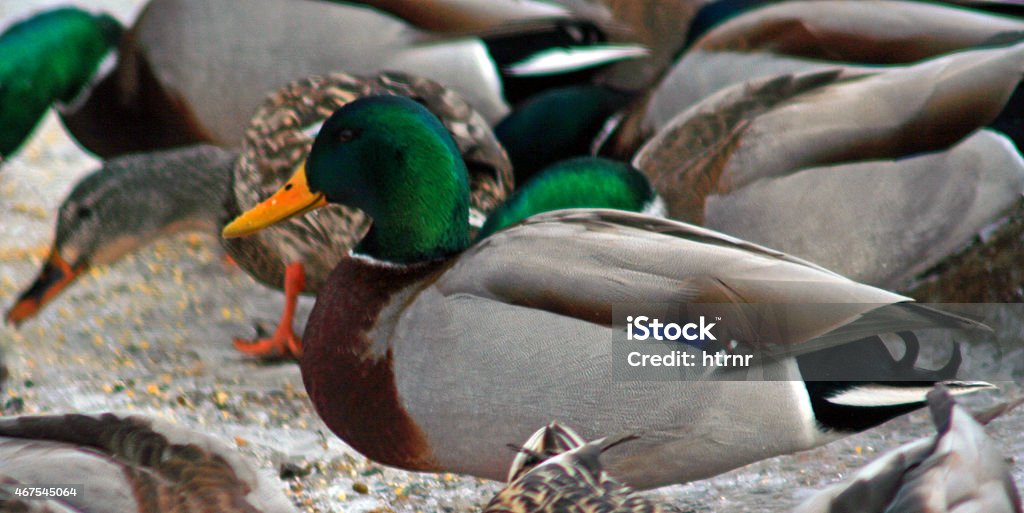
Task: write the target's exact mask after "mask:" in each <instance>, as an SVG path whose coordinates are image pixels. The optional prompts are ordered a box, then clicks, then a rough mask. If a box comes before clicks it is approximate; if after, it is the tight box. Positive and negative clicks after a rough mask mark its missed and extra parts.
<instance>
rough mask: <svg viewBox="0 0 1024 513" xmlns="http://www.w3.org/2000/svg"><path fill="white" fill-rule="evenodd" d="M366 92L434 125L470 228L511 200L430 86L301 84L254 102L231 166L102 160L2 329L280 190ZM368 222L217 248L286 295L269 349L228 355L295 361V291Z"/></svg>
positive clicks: (477, 130) (468, 117)
mask: <svg viewBox="0 0 1024 513" xmlns="http://www.w3.org/2000/svg"><path fill="white" fill-rule="evenodd" d="M371 94H397V95H407V96H409V97H411V98H415V99H417V100H419V101H421V102H422V103H423V104H424V105H426V106H427V108H429V109H430V110H431V111H432V112H434V113H435V114H436V115H437V116H439V117H440V118H441V119H442V120H443V123H444V124H445V126H447V127H448V129H450V130H451V131H452V134H453V136H454V137H455V140H456V143H457V145H458V146H459V148H460V151H461V152H462V156H463V158H464V159H465V161H466V163H467V166H469V169H470V170H471V181H472V185H471V187H472V190H473V200H472V207H471V208H472V213H471V215H472V217H473V218H474V219H476V223H477V226H479V225H480V224H481V223H482V222H483V219H484V217H486V214H487V213H489V212H490V211H491V210H492V209H493V208H494V207H495V206H497V205H498V204H499V203H500V202H501V201H502V200H503V199H504V197H505V195H506V194H507V193H508V191H510V190H511V188H512V181H513V179H512V175H511V173H512V171H511V166H510V164H509V162H508V159H507V157H506V156H505V154H504V152H503V151H502V149H501V146H500V145H499V144H498V143H497V141H496V140H495V138H494V135H493V134H492V133H491V131H490V129H489V128H488V127H487V124H486V122H485V121H484V120H483V118H482V117H481V116H480V115H479V114H477V113H476V112H475V111H473V109H471V108H470V107H469V106H468V105H467V104H466V103H465V101H464V100H462V99H461V98H460V97H459V96H458V95H456V94H454V93H452V92H451V91H449V90H447V89H445V88H444V87H442V86H440V85H439V84H437V83H436V82H434V81H432V80H428V79H422V78H417V77H412V76H408V75H405V74H401V73H384V74H380V75H377V76H375V77H368V78H359V77H354V76H350V75H346V74H342V73H333V74H330V75H327V76H323V77H319V76H314V77H308V78H305V79H301V80H297V81H295V82H292V83H291V84H289V85H288V86H286V87H284V88H282V89H281V90H280V91H278V92H276V93H274V94H273V95H271V96H269V97H268V98H267V99H266V100H265V101H264V103H263V105H262V106H261V107H260V108H259V109H258V110H257V111H256V113H255V115H254V116H253V118H252V120H251V121H250V123H249V126H248V128H247V130H246V137H245V139H244V140H243V141H242V148H241V154H240V155H238V157H237V158H236V157H235V156H236V153H235V152H233V151H229V150H223V149H220V148H217V147H213V146H197V147H188V148H184V149H178V150H166V151H164V152H157V153H153V154H140V155H132V156H126V157H121V158H116V159H112V160H110V161H107V162H106V163H105V165H104V166H103V168H101V169H100V170H98V171H96V172H94V173H92V174H90V175H89V176H87V177H86V178H84V179H83V180H82V181H80V182H79V183H78V184H77V185H76V186H75V187H74V189H73V190H72V191H71V193H70V194H69V195H68V197H67V198H66V199H65V200H64V202H63V204H62V205H61V207H60V210H59V213H58V216H57V228H56V237H55V240H54V243H53V247H52V249H51V250H50V256H49V258H48V259H47V261H46V262H45V263H44V265H43V269H42V270H41V271H40V273H39V275H38V278H37V279H36V281H35V283H33V284H32V286H31V287H29V288H28V289H27V290H26V291H25V292H24V293H23V294H22V295H21V296H20V297H19V299H18V301H17V303H16V304H15V305H14V306H13V307H12V308H11V309H10V310H9V311H8V313H7V320H8V322H12V323H19V322H22V321H24V320H25V319H27V318H29V317H31V316H33V315H35V314H36V313H37V312H38V311H39V309H40V308H41V307H42V306H43V305H44V304H46V302H48V301H49V300H51V299H52V298H53V297H55V296H56V294H58V293H59V292H60V291H62V290H63V289H64V288H65V287H67V285H69V284H70V283H72V280H73V279H74V278H75V277H76V276H77V275H79V274H80V273H81V272H82V271H84V270H85V269H86V268H88V267H89V266H97V265H105V264H108V263H111V262H113V261H115V260H117V259H118V258H120V257H122V256H123V255H125V254H126V253H129V252H131V251H134V250H136V249H138V248H139V247H141V246H142V245H144V244H146V243H148V242H150V241H151V240H153V239H154V238H156V237H162V236H166V235H168V234H170V233H174V232H175V231H181V230H194V229H200V230H204V231H206V230H214V231H215V232H216V231H219V228H220V227H221V226H222V225H223V223H224V222H225V221H226V220H228V219H231V218H232V217H234V216H236V215H237V214H238V213H240V212H241V211H242V210H244V209H247V208H250V207H252V206H254V205H256V203H257V202H258V201H259V200H260V199H262V198H264V197H265V196H266V192H264V191H267V190H270V191H272V190H274V189H276V188H277V187H279V186H280V185H282V184H283V183H284V180H285V179H287V178H288V177H289V176H290V174H291V172H292V170H293V168H294V167H295V166H296V165H298V163H300V162H302V160H303V159H304V158H305V156H306V153H307V152H308V150H309V146H310V144H311V143H312V137H313V135H315V133H316V130H317V129H318V128H319V124H320V123H321V122H322V121H323V120H324V119H326V118H327V116H328V115H330V114H331V113H332V112H333V111H334V110H335V109H336V108H338V107H340V106H342V105H345V104H346V103H348V102H350V101H352V100H353V99H355V98H359V97H361V96H365V95H371ZM368 224H369V223H368V221H367V220H366V219H365V217H364V216H363V214H362V213H361V212H358V211H356V210H354V209H348V208H344V207H341V208H336V209H331V211H330V212H323V213H320V214H318V215H317V216H315V217H310V218H305V219H297V220H295V221H292V222H289V223H287V224H283V225H281V226H279V227H278V228H277V229H274V230H268V231H264V232H262V233H260V234H258V235H256V236H253V237H248V238H245V239H232V240H228V241H224V245H225V247H226V249H227V251H228V254H229V255H231V256H232V257H233V258H234V260H235V261H236V262H237V263H238V264H239V266H241V267H242V268H243V269H244V270H245V271H246V272H248V273H249V274H250V275H252V276H253V277H254V278H256V279H257V280H259V281H261V282H263V283H265V284H267V285H270V286H272V287H277V288H284V289H285V291H286V293H287V297H286V304H285V315H284V316H283V318H282V321H281V324H280V325H279V327H278V330H277V331H276V332H275V334H274V336H273V337H272V338H271V339H269V340H271V341H273V343H270V344H269V346H268V345H267V344H268V343H263V344H258V345H255V346H250V345H247V344H245V341H242V340H239V341H238V346H239V348H240V349H244V350H246V351H248V352H254V353H256V354H260V355H263V354H267V355H275V354H277V355H280V354H284V355H287V354H290V353H292V352H296V351H297V350H298V337H296V336H295V335H294V334H293V332H292V318H291V317H292V315H291V314H293V313H294V307H295V301H296V297H297V295H298V293H299V292H300V291H302V290H303V288H304V289H305V290H306V291H307V292H315V291H316V290H318V289H319V288H320V287H321V286H322V284H323V282H324V281H325V279H326V277H327V275H328V273H329V272H330V270H331V269H333V268H334V266H335V265H336V264H337V261H338V260H339V259H340V258H341V257H342V255H345V254H347V253H348V251H349V248H350V247H351V246H352V245H353V244H354V243H355V241H357V240H359V238H361V237H362V235H363V234H364V233H365V231H366V229H367V227H368ZM346 234H348V235H346ZM288 264H292V265H291V266H290V268H289V271H288V272H287V273H286V271H285V269H286V266H288ZM286 274H287V275H288V276H289V277H290V279H286ZM264 342H267V341H264Z"/></svg>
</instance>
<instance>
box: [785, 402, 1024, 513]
mask: <svg viewBox="0 0 1024 513" xmlns="http://www.w3.org/2000/svg"><path fill="white" fill-rule="evenodd" d="M1020 402H1021V401H1020V400H1017V401H1014V402H1011V403H1004V404H1002V405H998V406H997V407H996V408H994V409H992V410H989V411H986V412H982V413H981V414H980V415H979V416H978V417H975V416H972V415H971V414H970V413H969V412H968V411H967V410H965V409H964V408H963V407H962V406H960V405H958V404H956V402H955V401H954V400H953V398H952V397H951V396H950V394H949V393H948V391H946V390H943V389H942V388H941V387H936V389H935V390H934V391H932V392H931V393H929V395H928V407H929V410H930V412H931V417H932V422H933V423H934V424H935V430H936V434H935V435H934V436H931V437H927V438H923V439H920V440H916V441H914V442H911V443H909V444H906V445H903V446H901V447H899V448H897V449H894V450H892V451H889V452H888V453H886V454H884V455H883V456H881V457H879V458H878V459H876V460H875V461H872V462H871V463H870V464H868V465H866V466H865V467H863V468H861V469H860V470H858V471H857V472H856V473H855V474H854V475H853V476H852V477H850V478H849V479H847V480H846V481H844V482H842V483H839V484H836V485H834V486H832V487H829V488H828V489H826V490H823V491H821V492H819V493H817V494H815V495H814V496H813V497H811V498H810V499H808V500H807V501H805V502H804V503H803V504H801V505H800V506H799V507H797V509H796V513H835V512H839V511H850V508H853V509H854V510H856V511H867V512H893V513H903V512H906V513H910V512H915V511H929V512H931V511H934V512H937V513H947V512H954V511H986V512H989V513H1020V512H1021V511H1022V506H1021V499H1020V492H1019V491H1018V490H1017V487H1016V485H1014V483H1013V476H1012V475H1011V474H1010V468H1009V465H1007V464H1006V460H1005V458H1004V457H1003V454H1004V452H1003V450H1002V449H1001V448H1000V447H999V446H998V445H997V444H996V443H995V441H993V440H992V439H991V438H989V437H988V435H986V434H985V427H984V426H985V425H986V424H988V423H989V422H990V421H991V420H993V418H995V417H998V416H999V415H1001V414H1002V413H1005V412H1006V411H1008V410H1009V409H1012V408H1014V407H1016V406H1018V405H1019V404H1020Z"/></svg>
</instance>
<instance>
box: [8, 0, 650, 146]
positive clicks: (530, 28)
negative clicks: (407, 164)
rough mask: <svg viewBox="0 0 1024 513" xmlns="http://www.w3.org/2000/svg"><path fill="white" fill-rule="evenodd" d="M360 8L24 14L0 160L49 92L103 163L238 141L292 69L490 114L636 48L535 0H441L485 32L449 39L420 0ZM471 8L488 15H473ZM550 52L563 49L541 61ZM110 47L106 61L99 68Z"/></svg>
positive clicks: (272, 2) (196, 6) (209, 7)
mask: <svg viewBox="0 0 1024 513" xmlns="http://www.w3.org/2000/svg"><path fill="white" fill-rule="evenodd" d="M365 3H371V4H379V5H376V6H375V7H371V6H369V5H361V4H357V3H352V2H332V1H312V0H251V1H250V2H249V3H248V4H247V5H246V8H245V9H243V10H240V9H238V6H237V5H236V4H235V2H232V1H228V0H216V1H209V2H193V1H191V0H150V1H148V2H146V3H145V5H144V6H143V8H142V10H141V12H140V14H139V15H138V17H137V18H136V19H135V20H134V22H133V23H132V25H131V27H130V28H128V29H126V30H123V29H122V27H121V25H120V24H119V23H118V22H117V21H116V20H115V19H113V18H111V17H110V16H106V15H98V16H93V15H91V14H88V13H85V12H83V11H81V10H78V9H71V8H67V9H58V10H53V11H45V12H42V13H39V14H35V15H34V16H32V17H29V18H27V19H26V20H25V21H23V22H20V23H18V24H17V25H15V26H14V27H12V29H10V30H9V31H7V32H6V33H5V34H3V36H2V37H0V100H4V101H2V102H0V137H2V138H0V156H4V155H10V153H11V152H13V151H14V150H15V149H16V148H17V146H18V144H19V142H20V141H21V140H24V139H25V138H26V137H27V136H28V134H29V133H30V131H31V129H32V127H33V126H34V125H35V124H36V123H37V122H38V120H39V119H40V116H41V115H42V114H43V113H44V112H45V109H46V108H47V107H48V106H49V105H50V104H51V103H53V102H55V101H57V102H60V103H59V105H58V107H60V108H59V114H60V116H61V120H62V121H63V122H64V124H65V126H66V127H67V129H68V130H69V132H70V133H71V135H72V136H74V138H75V139H76V140H77V141H78V142H79V143H80V144H82V146H84V147H85V148H87V149H88V150H90V151H92V152H94V153H96V154H97V155H99V156H101V157H104V158H107V157H112V156H118V155H122V154H126V153H132V152H140V151H151V150H155V149H163V148H170V147H178V146H184V145H188V144H196V143H210V144H216V145H219V146H225V147H231V146H235V145H237V144H238V141H240V140H241V138H242V136H243V130H244V128H245V126H246V123H247V122H248V120H249V117H250V116H251V114H252V112H253V110H254V109H255V108H256V107H257V106H259V104H260V101H261V100H262V99H263V98H264V96H265V95H266V94H267V92H269V91H273V90H276V89H278V88H279V87H281V86H283V85H285V84H286V83H288V82H289V81H291V80H293V79H294V78H296V77H303V76H308V75H312V74H325V73H330V72H332V71H336V70H344V71H346V72H349V73H354V74H375V73H380V72H382V71H386V70H396V71H404V72H407V73H413V74H416V75H420V76H425V77H429V78H434V79H436V80H438V81H439V82H441V83H442V84H444V85H446V86H448V87H451V88H452V89H454V90H456V91H458V92H459V93H460V94H462V95H463V96H465V97H466V98H467V99H468V100H469V102H470V104H471V105H473V107H474V108H475V109H476V110H477V111H479V112H481V113H482V114H483V116H484V117H485V118H486V119H487V121H488V122H489V123H495V122H497V121H498V120H499V119H500V118H501V117H502V116H503V115H505V114H506V113H507V112H508V110H509V105H510V104H511V103H515V102H518V101H519V100H521V99H522V98H525V97H527V96H529V95H531V94H533V93H535V92H537V91H538V90H540V89H543V88H546V87H549V86H552V85H556V84H557V85H567V84H573V83H578V82H587V81H589V79H590V78H591V76H592V75H593V73H594V72H595V71H597V70H600V69H602V68H603V67H604V66H605V65H607V64H609V63H613V62H618V61H621V60H623V59H632V58H636V57H639V56H642V55H644V54H645V51H644V49H643V48H641V47H639V46H637V45H628V44H608V43H606V42H605V41H606V39H607V38H606V36H605V35H604V29H602V28H601V27H599V26H598V25H597V24H595V23H592V22H590V21H587V20H584V19H580V18H579V17H576V16H573V15H572V14H571V13H570V12H569V11H567V10H565V9H558V8H554V7H552V6H551V5H549V4H546V3H540V2H532V1H528V2H514V3H512V5H514V7H515V9H513V8H512V6H510V2H472V3H470V4H469V5H467V4H466V3H464V2H463V3H462V5H461V6H460V5H459V3H454V4H452V3H450V2H444V1H441V2H439V3H441V4H447V5H446V6H445V12H446V13H448V16H450V17H456V18H464V19H466V20H467V21H466V26H467V27H475V28H477V29H479V28H480V26H481V24H482V25H484V26H487V27H488V30H485V31H483V32H472V33H469V32H465V31H464V32H462V33H460V34H451V33H449V34H443V33H437V32H433V31H431V30H426V29H425V28H424V27H421V26H419V25H417V24H416V23H417V21H420V22H423V21H425V20H424V19H423V17H422V16H412V14H414V13H411V12H410V10H409V9H407V7H412V8H413V9H412V11H417V10H419V9H420V8H422V5H419V6H416V5H410V4H423V3H424V2H420V0H398V1H385V2H365ZM431 3H438V2H431ZM460 11H461V12H462V13H464V14H466V16H465V17H461V16H459V14H460ZM403 13H407V14H409V15H410V16H411V18H410V19H403V18H402V17H401V14H403ZM481 16H482V17H483V18H486V19H489V20H490V21H485V22H481V23H476V22H472V21H471V20H472V19H475V18H479V17H481ZM435 18H436V16H435ZM503 20H504V21H503ZM435 21H436V20H435ZM122 31H123V32H124V37H122ZM563 51H564V52H563ZM551 52H563V53H564V54H565V55H562V58H558V59H553V60H552V59H545V58H544V57H545V56H549V55H550V54H551ZM108 54H109V57H110V59H111V64H112V65H111V66H104V67H103V68H102V69H99V72H97V67H98V64H99V63H100V61H101V60H102V59H104V58H105V57H107V56H108ZM209 77H217V80H210V78H209ZM72 99H74V101H72ZM9 100H13V101H9Z"/></svg>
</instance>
